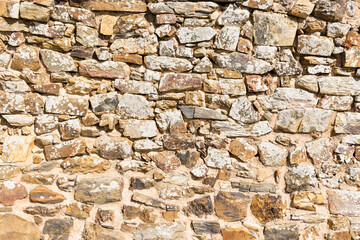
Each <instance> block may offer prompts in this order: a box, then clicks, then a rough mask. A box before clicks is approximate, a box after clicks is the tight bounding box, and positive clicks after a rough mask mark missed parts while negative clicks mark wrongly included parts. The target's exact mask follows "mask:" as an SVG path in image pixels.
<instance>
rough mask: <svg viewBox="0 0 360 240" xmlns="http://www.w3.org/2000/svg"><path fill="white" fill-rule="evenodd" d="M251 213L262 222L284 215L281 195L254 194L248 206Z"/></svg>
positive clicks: (284, 209)
mask: <svg viewBox="0 0 360 240" xmlns="http://www.w3.org/2000/svg"><path fill="white" fill-rule="evenodd" d="M250 209H251V212H252V214H253V215H254V216H255V217H256V218H257V219H258V220H259V221H260V222H262V223H266V222H269V221H271V220H273V219H276V218H282V217H283V216H284V215H285V211H286V203H283V201H282V199H281V196H277V197H275V196H272V195H269V194H266V195H258V194H257V195H256V196H255V197H254V198H253V200H252V202H251V206H250Z"/></svg>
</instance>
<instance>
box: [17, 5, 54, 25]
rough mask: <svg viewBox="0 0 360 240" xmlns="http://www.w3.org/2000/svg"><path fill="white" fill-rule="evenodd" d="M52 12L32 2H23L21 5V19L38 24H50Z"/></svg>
mask: <svg viewBox="0 0 360 240" xmlns="http://www.w3.org/2000/svg"><path fill="white" fill-rule="evenodd" d="M50 12H51V10H50V9H49V8H47V7H43V6H40V5H37V4H34V3H31V2H22V3H21V4H20V17H21V18H23V19H27V20H34V21H38V22H48V21H49V19H50Z"/></svg>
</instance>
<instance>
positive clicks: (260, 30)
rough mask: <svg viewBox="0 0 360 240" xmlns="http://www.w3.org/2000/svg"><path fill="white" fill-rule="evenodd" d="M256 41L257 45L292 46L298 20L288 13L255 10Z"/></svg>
mask: <svg viewBox="0 0 360 240" xmlns="http://www.w3.org/2000/svg"><path fill="white" fill-rule="evenodd" d="M253 19H254V42H255V44H257V45H270V46H282V47H285V46H292V45H293V42H294V39H295V35H296V30H297V26H298V24H297V22H296V21H294V20H292V19H290V18H288V17H287V16H286V15H282V14H277V13H265V12H260V11H255V12H254V13H253Z"/></svg>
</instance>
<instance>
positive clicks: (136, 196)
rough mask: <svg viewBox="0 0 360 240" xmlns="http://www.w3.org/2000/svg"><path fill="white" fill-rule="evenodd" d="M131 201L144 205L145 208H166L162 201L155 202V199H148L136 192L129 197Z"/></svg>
mask: <svg viewBox="0 0 360 240" xmlns="http://www.w3.org/2000/svg"><path fill="white" fill-rule="evenodd" d="M131 200H132V201H135V202H139V203H142V204H145V205H146V206H151V207H156V208H161V209H166V207H167V205H166V203H164V202H163V201H161V200H157V199H155V198H152V197H149V196H147V195H144V194H141V193H138V192H134V194H133V195H132V197H131Z"/></svg>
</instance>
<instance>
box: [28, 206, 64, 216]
mask: <svg viewBox="0 0 360 240" xmlns="http://www.w3.org/2000/svg"><path fill="white" fill-rule="evenodd" d="M24 212H25V213H27V214H31V215H38V216H42V217H54V216H55V215H56V214H58V213H59V212H60V208H47V207H43V206H34V207H27V208H25V209H24Z"/></svg>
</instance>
